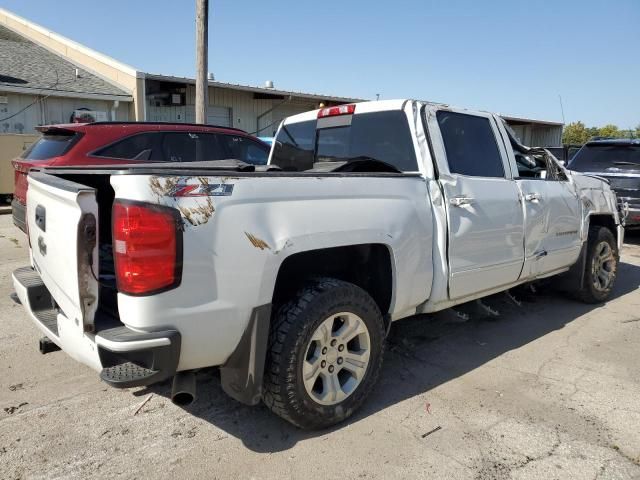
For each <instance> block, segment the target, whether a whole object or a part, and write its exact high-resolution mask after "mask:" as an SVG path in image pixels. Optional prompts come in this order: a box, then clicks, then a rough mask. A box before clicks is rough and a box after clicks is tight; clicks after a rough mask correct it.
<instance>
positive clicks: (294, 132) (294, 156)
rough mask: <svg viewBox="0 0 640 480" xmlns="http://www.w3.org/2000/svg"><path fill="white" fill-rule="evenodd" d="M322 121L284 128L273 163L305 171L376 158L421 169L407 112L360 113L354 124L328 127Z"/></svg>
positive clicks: (343, 122)
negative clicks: (321, 163) (331, 164)
mask: <svg viewBox="0 0 640 480" xmlns="http://www.w3.org/2000/svg"><path fill="white" fill-rule="evenodd" d="M329 118H331V117H329ZM337 118H339V117H337ZM322 120H324V119H321V120H320V121H317V120H310V121H307V122H300V123H293V124H288V125H283V126H282V128H280V131H279V132H278V135H277V137H276V141H275V145H274V150H273V156H272V159H271V163H273V164H274V165H278V166H279V167H280V168H282V169H283V170H297V171H304V170H310V169H312V168H313V167H314V164H315V163H317V162H323V163H324V162H349V161H351V160H360V159H373V160H379V161H381V162H384V163H387V164H389V165H392V166H394V167H395V168H397V169H398V170H400V171H402V172H415V171H417V170H418V163H417V161H416V155H415V151H414V148H413V141H412V139H411V132H410V131H409V123H408V122H407V118H406V116H405V114H404V113H403V112H401V111H399V110H394V111H387V112H371V113H361V114H357V113H356V114H355V115H353V116H352V117H351V119H350V122H349V119H348V118H346V119H345V120H341V121H340V122H338V123H339V124H338V125H336V126H327V127H326V128H323V127H322ZM329 125H331V123H330V122H329Z"/></svg>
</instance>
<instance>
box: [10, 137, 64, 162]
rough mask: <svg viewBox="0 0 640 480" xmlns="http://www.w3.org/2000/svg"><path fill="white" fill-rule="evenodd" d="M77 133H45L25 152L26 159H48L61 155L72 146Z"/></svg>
mask: <svg viewBox="0 0 640 480" xmlns="http://www.w3.org/2000/svg"><path fill="white" fill-rule="evenodd" d="M75 138H76V135H74V134H72V135H44V136H43V137H42V138H41V139H40V140H38V141H37V142H36V143H34V144H33V145H31V147H30V148H28V149H27V150H26V151H25V152H24V153H23V154H22V157H21V158H23V159H25V160H47V159H49V158H53V157H59V156H60V155H63V154H65V153H66V152H67V150H68V149H69V147H71V145H72V143H73V141H74V139H75Z"/></svg>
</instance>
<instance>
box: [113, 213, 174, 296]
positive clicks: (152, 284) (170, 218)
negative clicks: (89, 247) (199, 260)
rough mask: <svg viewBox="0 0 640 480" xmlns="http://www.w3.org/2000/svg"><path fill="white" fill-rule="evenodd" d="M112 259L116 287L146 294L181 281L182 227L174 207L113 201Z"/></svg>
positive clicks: (121, 290) (124, 291)
mask: <svg viewBox="0 0 640 480" xmlns="http://www.w3.org/2000/svg"><path fill="white" fill-rule="evenodd" d="M112 218H113V225H112V228H113V231H112V234H113V259H114V263H115V272H116V284H117V286H118V291H119V292H121V293H126V294H128V295H149V294H152V293H159V292H162V291H165V290H170V289H172V288H175V287H177V286H178V285H179V284H180V277H181V274H182V231H181V229H180V228H179V226H180V222H181V218H180V213H179V212H178V210H176V209H175V208H170V207H165V206H161V205H153V204H148V203H141V202H131V201H120V200H117V201H116V202H114V204H113V212H112Z"/></svg>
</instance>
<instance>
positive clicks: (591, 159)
mask: <svg viewBox="0 0 640 480" xmlns="http://www.w3.org/2000/svg"><path fill="white" fill-rule="evenodd" d="M568 168H569V169H570V170H575V171H578V172H583V173H588V174H593V175H597V176H599V177H603V178H606V179H607V180H608V181H609V183H610V184H611V188H612V189H613V190H614V191H615V192H616V195H617V196H618V201H619V202H622V203H625V202H626V203H627V204H628V207H629V213H628V215H627V219H626V227H627V228H634V227H635V228H638V227H640V139H606V140H603V139H598V140H592V141H590V142H587V143H586V144H585V145H584V146H583V147H582V148H581V149H580V150H579V151H578V153H576V154H575V156H574V157H573V159H572V160H571V161H570V162H569V165H568Z"/></svg>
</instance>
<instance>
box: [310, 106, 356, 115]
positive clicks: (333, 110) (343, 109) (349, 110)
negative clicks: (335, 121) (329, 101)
mask: <svg viewBox="0 0 640 480" xmlns="http://www.w3.org/2000/svg"><path fill="white" fill-rule="evenodd" d="M355 111H356V106H355V105H354V104H353V103H350V104H348V105H338V106H337V107H327V108H322V109H320V110H318V118H324V117H335V116H338V115H351V114H353V113H354V112H355Z"/></svg>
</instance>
